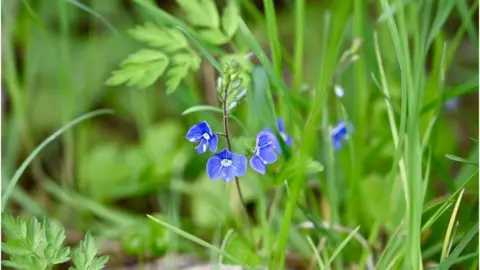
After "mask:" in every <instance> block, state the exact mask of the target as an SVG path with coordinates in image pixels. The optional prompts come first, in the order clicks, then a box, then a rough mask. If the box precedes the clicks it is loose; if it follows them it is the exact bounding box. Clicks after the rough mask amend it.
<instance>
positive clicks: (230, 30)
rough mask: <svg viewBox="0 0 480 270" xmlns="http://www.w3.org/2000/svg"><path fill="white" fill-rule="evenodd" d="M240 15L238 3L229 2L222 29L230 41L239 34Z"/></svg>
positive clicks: (232, 0) (224, 13)
mask: <svg viewBox="0 0 480 270" xmlns="http://www.w3.org/2000/svg"><path fill="white" fill-rule="evenodd" d="M239 13H240V11H239V10H238V6H237V3H236V1H234V0H230V1H228V4H227V7H226V8H225V10H224V11H223V14H222V28H223V31H224V32H225V35H226V36H227V37H228V39H231V38H232V37H233V35H235V32H237V29H238V18H239Z"/></svg>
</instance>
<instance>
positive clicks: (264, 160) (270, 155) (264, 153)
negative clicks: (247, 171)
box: [250, 131, 278, 174]
mask: <svg viewBox="0 0 480 270" xmlns="http://www.w3.org/2000/svg"><path fill="white" fill-rule="evenodd" d="M277 144H278V141H277V138H276V137H275V135H274V134H273V133H271V132H269V131H260V133H258V135H257V142H256V145H255V153H254V154H253V157H251V158H250V166H252V169H254V170H255V171H257V172H258V173H261V174H265V172H266V170H267V164H271V163H274V162H275V161H277V154H276V153H275V149H276V147H277Z"/></svg>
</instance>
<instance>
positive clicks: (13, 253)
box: [2, 215, 108, 270]
mask: <svg viewBox="0 0 480 270" xmlns="http://www.w3.org/2000/svg"><path fill="white" fill-rule="evenodd" d="M2 228H3V230H4V232H5V236H6V238H7V241H6V242H2V250H3V251H4V252H5V253H7V254H8V255H9V256H10V260H4V261H2V264H3V265H4V266H7V267H11V268H14V269H32V270H33V269H35V270H37V269H51V267H52V266H53V265H56V264H61V263H64V262H66V261H68V260H69V259H70V257H69V255H70V248H69V247H63V241H64V240H65V229H64V228H63V227H61V226H60V225H59V224H57V223H54V222H50V221H49V220H47V219H46V218H45V219H44V221H43V223H40V222H39V221H38V220H37V219H36V218H35V217H32V218H31V219H30V221H29V222H26V221H25V220H23V219H21V218H16V219H15V218H13V217H12V216H11V215H3V217H2ZM97 251H98V247H97V246H96V244H95V243H94V240H93V237H92V236H91V235H90V234H89V233H87V237H86V239H85V241H82V242H80V245H79V247H77V248H75V249H74V251H73V252H72V259H73V262H74V264H75V266H76V268H72V267H71V268H70V270H76V269H92V270H100V269H103V267H104V264H105V263H106V262H107V260H108V257H107V256H104V257H101V258H95V255H96V253H97Z"/></svg>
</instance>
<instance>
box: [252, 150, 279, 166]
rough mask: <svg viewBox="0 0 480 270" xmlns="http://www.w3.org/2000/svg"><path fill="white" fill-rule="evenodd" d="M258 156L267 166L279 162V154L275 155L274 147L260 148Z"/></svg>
mask: <svg viewBox="0 0 480 270" xmlns="http://www.w3.org/2000/svg"><path fill="white" fill-rule="evenodd" d="M257 156H259V157H260V158H261V160H262V161H264V162H266V163H267V164H270V163H274V162H275V161H277V154H276V153H275V151H274V149H273V147H263V148H259V149H258V154H257Z"/></svg>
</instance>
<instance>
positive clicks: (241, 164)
mask: <svg viewBox="0 0 480 270" xmlns="http://www.w3.org/2000/svg"><path fill="white" fill-rule="evenodd" d="M232 169H233V172H234V174H235V176H238V177H240V176H243V175H245V173H246V172H247V157H245V156H244V155H237V154H233V155H232Z"/></svg>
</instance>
